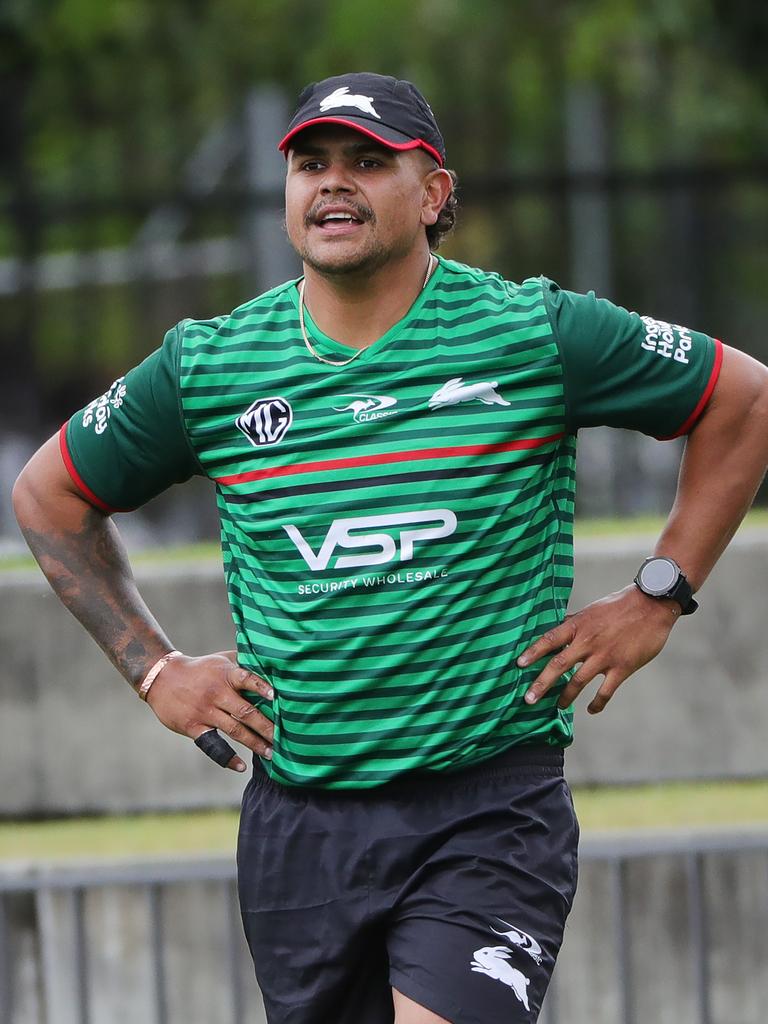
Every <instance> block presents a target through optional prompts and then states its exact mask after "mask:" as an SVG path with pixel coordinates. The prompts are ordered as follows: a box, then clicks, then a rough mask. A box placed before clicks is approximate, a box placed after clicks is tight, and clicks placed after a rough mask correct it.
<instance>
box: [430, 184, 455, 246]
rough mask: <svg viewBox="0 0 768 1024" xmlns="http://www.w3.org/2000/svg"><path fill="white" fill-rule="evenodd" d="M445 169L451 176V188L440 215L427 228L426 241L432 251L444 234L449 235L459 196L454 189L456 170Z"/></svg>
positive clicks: (453, 224)
mask: <svg viewBox="0 0 768 1024" xmlns="http://www.w3.org/2000/svg"><path fill="white" fill-rule="evenodd" d="M446 170H448V173H449V174H450V176H451V181H452V182H453V189H452V190H451V194H450V195H449V196H448V198H447V199H446V201H445V205H444V206H443V208H442V210H441V211H440V216H439V217H438V218H437V220H436V221H435V223H434V224H430V225H429V227H428V228H427V243H428V244H429V248H430V249H431V250H432V251H434V250H435V249H438V248H439V247H440V243H441V242H442V241H443V239H444V238H445V236H446V235H449V234H450V233H451V231H453V229H454V226H455V224H456V209H457V207H458V205H459V197H458V196H457V194H456V190H457V188H458V183H459V178H458V175H457V174H456V171H452V170H450V169H449V168H446Z"/></svg>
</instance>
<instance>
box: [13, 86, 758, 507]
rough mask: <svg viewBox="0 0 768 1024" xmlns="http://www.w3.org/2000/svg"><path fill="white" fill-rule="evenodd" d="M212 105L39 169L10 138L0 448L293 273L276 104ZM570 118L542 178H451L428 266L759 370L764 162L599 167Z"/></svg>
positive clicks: (589, 132) (113, 133) (113, 132)
mask: <svg viewBox="0 0 768 1024" xmlns="http://www.w3.org/2000/svg"><path fill="white" fill-rule="evenodd" d="M177 99H178V97H177ZM587 99H588V100H589V97H587ZM228 102H229V109H230V114H229V115H228V116H227V117H224V118H219V119H218V120H216V119H215V118H214V119H211V120H210V121H206V119H205V118H204V117H203V116H202V115H201V113H200V112H199V111H195V112H194V116H192V115H191V114H190V115H189V116H187V115H186V114H185V112H184V109H183V103H182V102H181V101H179V102H178V103H177V104H176V106H175V107H168V108H167V109H166V108H164V112H163V116H162V118H160V117H159V115H156V116H155V118H154V120H150V122H149V124H150V127H152V126H153V130H152V132H150V133H149V135H150V137H149V138H144V137H141V136H140V130H139V127H138V122H134V123H130V122H127V123H126V124H125V125H120V124H115V123H110V124H108V125H105V124H104V123H102V122H99V121H98V119H97V121H96V122H95V123H91V122H90V121H89V120H88V116H87V111H85V112H84V114H83V118H82V123H81V124H80V133H79V135H78V133H77V132H75V133H74V136H73V137H71V138H70V137H69V136H67V142H66V145H64V143H63V142H62V141H61V140H59V143H58V148H57V146H54V145H50V146H49V150H50V152H51V153H52V154H53V156H54V157H55V159H53V161H52V164H47V163H45V164H43V165H41V166H40V167H39V168H36V165H35V161H36V160H37V161H39V160H40V159H41V157H40V152H42V150H41V143H40V141H39V138H38V135H39V131H37V134H35V133H36V129H35V126H34V124H28V125H21V124H19V125H17V126H16V127H17V130H18V132H19V133H21V135H20V136H19V137H14V142H13V147H12V149H13V153H14V154H15V156H14V158H13V159H11V158H10V156H9V154H8V152H6V154H5V164H6V166H7V168H8V169H9V173H8V174H7V175H5V178H4V181H3V182H2V184H0V354H1V355H2V366H3V373H2V376H0V443H2V442H5V441H6V440H7V438H9V437H11V436H13V437H16V438H18V437H24V438H28V439H30V441H34V442H36V441H38V440H40V439H42V438H43V437H45V436H47V434H48V433H50V432H51V431H52V430H54V429H55V428H56V427H57V426H58V425H59V424H60V423H61V422H62V421H63V420H64V419H65V418H66V416H67V415H68V414H70V413H71V412H72V411H73V410H74V409H76V408H79V407H80V406H81V405H83V404H84V403H85V402H87V401H89V400H90V399H91V398H93V397H94V396H95V395H97V394H100V393H101V392H102V391H103V390H104V389H105V388H106V387H107V386H108V385H109V384H110V383H111V381H112V380H113V379H114V378H115V377H117V376H119V375H120V374H121V373H123V372H124V371H125V370H126V369H127V368H128V367H130V366H131V365H133V364H135V363H136V362H138V361H139V360H140V359H142V358H143V357H144V356H145V355H146V354H147V353H148V352H150V351H151V350H152V349H153V348H155V347H156V346H157V345H158V344H159V343H160V342H161V340H162V338H163V335H164V333H165V331H166V330H167V329H168V328H169V327H170V326H172V325H173V324H174V323H176V322H177V321H178V320H180V319H182V318H184V317H188V316H190V317H208V316H212V315H215V314H217V313H222V312H227V311H228V310H229V309H231V308H233V307H234V306H236V305H238V304H239V303H241V302H243V301H245V300H246V299H247V298H249V297H250V296H251V295H253V294H256V293H258V292H259V291H261V290H263V289H264V288H266V287H269V286H271V285H272V284H275V283H277V282H278V281H280V280H284V279H286V278H287V277H290V276H292V275H293V274H295V273H297V272H298V263H297V261H296V259H295V257H294V256H293V254H292V252H291V251H290V249H289V246H288V244H287V241H286V240H285V238H284V235H283V232H282V227H281V224H282V212H281V207H282V181H281V179H282V174H283V162H282V157H281V156H280V155H279V154H277V152H276V149H275V140H276V139H277V138H278V137H279V132H280V130H281V127H282V126H283V125H284V124H285V123H286V118H287V116H288V110H289V102H288V100H287V98H286V97H285V96H284V95H282V94H281V93H280V92H278V91H276V90H272V89H269V88H260V89H258V90H254V91H253V92H251V93H246V94H244V95H240V96H234V95H233V96H232V97H231V98H230V100H229V101H228ZM582 108H584V109H586V115H585V114H584V109H582V110H581V114H580V117H572V118H570V119H569V120H568V121H567V127H566V132H568V131H570V137H569V138H567V139H566V140H565V144H564V145H563V146H562V147H561V148H562V150H563V154H564V155H563V156H562V158H561V159H560V160H559V161H558V162H557V167H555V166H552V167H543V168H537V169H536V170H532V171H526V172H520V171H514V170H507V169H503V168H501V169H499V168H498V167H494V168H489V171H488V174H487V175H477V174H476V173H475V174H473V175H472V176H468V177H466V179H464V180H462V178H461V166H458V167H457V170H458V171H459V176H460V198H461V208H460V216H459V223H458V227H457V230H456V232H455V234H454V235H453V236H452V237H451V238H450V239H449V240H448V242H447V243H446V245H445V248H444V251H445V253H446V254H447V255H448V256H451V257H454V258H457V259H461V260H463V261H465V262H467V263H470V264H473V265H478V266H484V267H488V268H493V269H497V270H499V271H500V272H501V273H503V274H504V275H505V276H506V277H508V278H511V279H514V280H520V279H522V278H524V277H527V276H530V275H534V274H540V273H544V274H546V275H548V276H550V277H553V278H555V279H556V280H558V281H559V282H560V283H561V284H563V285H564V286H567V287H571V288H575V289H576V290H586V289H588V288H591V287H594V288H595V289H596V290H597V291H599V292H601V293H602V294H606V295H608V296H609V297H611V298H613V299H614V300H616V301H618V302H620V303H622V304H624V305H627V306H628V307H629V308H631V309H636V310H638V311H639V312H643V313H648V314H651V315H653V316H654V317H657V318H661V319H667V320H672V321H674V322H678V323H686V324H688V325H689V326H693V327H696V328H699V329H701V330H704V331H707V332H708V333H711V334H714V335H716V336H718V337H721V338H722V339H723V340H725V341H726V342H729V343H732V344H734V345H736V346H737V347H739V348H743V349H745V350H746V351H748V352H750V353H752V354H754V355H756V356H757V357H758V358H766V357H768V340H766V335H765V329H764V325H765V322H766V319H767V318H768V293H766V289H765V281H766V279H768V246H766V238H768V163H765V162H763V163H759V162H743V163H739V164H735V163H728V164H724V163H718V162H709V163H708V164H706V165H705V164H697V165H695V166H692V165H679V164H674V163H671V164H665V165H663V166H658V165H657V166H647V167H642V168H626V167H625V168H616V167H613V166H612V165H611V161H610V160H609V158H608V156H607V155H606V153H607V148H608V147H607V146H606V145H605V144H604V141H603V142H601V141H600V139H601V138H602V135H601V132H599V131H598V132H597V133H596V132H595V130H594V129H595V126H596V125H597V127H598V128H599V127H600V118H601V116H602V115H601V113H600V110H601V108H600V105H599V104H592V106H591V107H590V104H589V102H587V104H586V107H584V104H582ZM574 109H576V108H574ZM158 118H159V119H158ZM174 124H177V125H178V130H174V128H173V126H174ZM568 126H570V127H568ZM6 131H7V132H8V131H10V128H9V126H8V125H6ZM25 132H26V133H27V134H26V135H25V134H24V133H25ZM446 134H447V135H448V139H449V152H451V140H450V136H449V134H448V131H446ZM9 138H10V136H9ZM62 138H63V136H62ZM595 140H597V141H595ZM25 147H26V148H25ZM460 148H461V147H460V146H459V145H458V140H457V141H456V144H455V145H454V149H455V150H458V151H460ZM619 461H624V460H619ZM618 490H619V492H621V493H623V488H619V489H618ZM613 504H614V505H615V503H613Z"/></svg>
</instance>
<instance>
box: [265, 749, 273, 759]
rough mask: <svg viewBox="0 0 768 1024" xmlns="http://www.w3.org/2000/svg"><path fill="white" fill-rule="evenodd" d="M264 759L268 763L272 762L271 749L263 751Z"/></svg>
mask: <svg viewBox="0 0 768 1024" xmlns="http://www.w3.org/2000/svg"><path fill="white" fill-rule="evenodd" d="M264 757H266V759H267V760H268V761H271V760H272V747H267V749H266V750H265V751H264Z"/></svg>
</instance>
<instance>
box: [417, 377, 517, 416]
mask: <svg viewBox="0 0 768 1024" xmlns="http://www.w3.org/2000/svg"><path fill="white" fill-rule="evenodd" d="M498 386H499V382H498V381H497V380H490V381H488V380H486V381H482V382H481V383H480V384H465V383H464V378H463V377H453V378H452V379H451V380H449V381H446V383H445V384H443V386H442V387H441V388H438V389H437V391H436V392H435V393H434V395H432V397H431V398H430V400H429V408H430V409H440V408H442V407H443V406H445V405H459V404H460V403H461V402H475V401H477V402H482V403H483V405H509V404H510V403H509V402H508V401H507V400H506V398H502V397H501V395H500V394H499V393H498V391H497V390H496V388H497V387H498Z"/></svg>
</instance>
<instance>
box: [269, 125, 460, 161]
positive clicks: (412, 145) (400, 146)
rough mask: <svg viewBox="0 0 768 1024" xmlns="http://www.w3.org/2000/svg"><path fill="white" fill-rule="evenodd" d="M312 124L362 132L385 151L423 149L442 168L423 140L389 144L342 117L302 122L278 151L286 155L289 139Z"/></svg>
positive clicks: (432, 148)
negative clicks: (335, 125) (337, 126)
mask: <svg viewBox="0 0 768 1024" xmlns="http://www.w3.org/2000/svg"><path fill="white" fill-rule="evenodd" d="M313 124H343V125H344V126H345V127H347V128H353V129H354V130H355V131H356V132H362V134H363V135H367V136H368V137H369V138H371V139H375V140H376V141H377V142H380V143H381V144H382V146H386V147H387V149H396V150H398V151H402V150H406V149H424V150H426V151H427V153H429V155H430V156H432V157H434V158H435V160H437V162H438V163H439V164H440V166H441V167H442V166H443V158H442V157H441V156H440V154H439V153H438V151H437V150H436V149H435V147H434V146H430V144H429V143H428V142H425V141H424V139H411V140H410V141H408V142H390V141H389V139H384V138H382V137H381V135H377V134H376V132H374V131H372V130H371V129H370V128H363V127H361V125H359V124H357V123H356V122H355V121H347V120H346V119H345V118H343V117H313V118H312V120H311V121H304V122H303V124H300V125H299V126H298V127H297V128H294V129H293V131H292V132H288V134H287V135H286V136H285V138H284V139H282V141H281V142H280V143H279V145H278V147H277V148H278V149H279V150H280V151H281V153H284V154H285V155H286V156H287V155H288V144H289V143H290V141H291V139H292V138H293V137H294V136H295V135H298V134H299V132H303V131H304V129H305V128H310V127H311V126H312V125H313Z"/></svg>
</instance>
